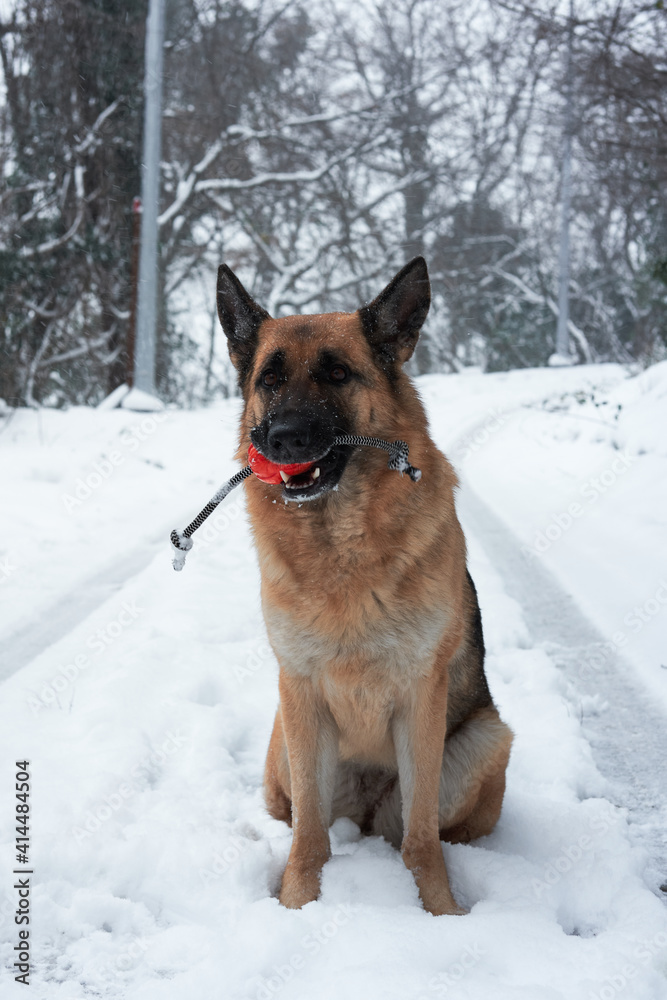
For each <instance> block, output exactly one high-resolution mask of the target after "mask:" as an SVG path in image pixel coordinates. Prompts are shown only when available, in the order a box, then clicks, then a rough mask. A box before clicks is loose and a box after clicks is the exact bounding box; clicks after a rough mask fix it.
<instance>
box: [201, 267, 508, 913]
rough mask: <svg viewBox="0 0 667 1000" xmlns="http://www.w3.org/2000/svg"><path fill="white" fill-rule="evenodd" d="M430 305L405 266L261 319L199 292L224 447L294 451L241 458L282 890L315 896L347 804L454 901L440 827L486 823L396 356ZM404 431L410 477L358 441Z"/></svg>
mask: <svg viewBox="0 0 667 1000" xmlns="http://www.w3.org/2000/svg"><path fill="white" fill-rule="evenodd" d="M429 305H430V286H429V279H428V272H427V269H426V262H425V261H424V259H423V258H422V257H417V258H415V259H414V260H413V261H411V262H410V263H409V264H407V265H406V266H405V267H404V268H403V269H402V270H401V271H400V272H399V273H398V274H397V275H396V276H395V278H394V279H393V280H392V281H391V283H390V284H389V285H388V286H387V287H386V288H385V289H384V291H383V292H381V293H380V295H378V297H377V298H376V299H375V300H374V301H373V302H371V303H370V305H366V306H363V307H362V308H361V309H359V310H358V311H357V312H354V313H326V314H322V315H316V316H285V317H281V318H280V319H273V318H272V317H270V316H269V314H268V313H267V312H266V311H265V310H264V309H262V308H261V307H260V306H259V305H258V304H257V303H255V302H254V301H253V299H252V298H251V297H250V295H249V294H248V293H247V291H246V290H245V288H244V287H243V286H242V284H241V283H240V281H239V280H238V278H237V277H236V276H235V275H234V274H233V272H232V271H231V270H230V269H229V268H228V267H227V266H225V265H223V266H222V267H221V268H220V269H219V272H218V286H217V306H218V315H219V317H220V322H221V324H222V327H223V330H224V332H225V334H226V336H227V338H228V345H229V352H230V356H231V359H232V361H233V363H234V365H235V367H236V369H237V372H238V377H239V383H240V387H241V390H242V393H243V399H244V404H245V405H244V409H243V416H242V418H241V432H240V445H239V451H238V457H239V458H240V459H241V460H242V461H243V463H244V464H245V463H246V459H247V454H248V447H249V445H250V444H251V442H252V444H254V446H255V448H257V450H258V451H259V452H260V453H261V454H262V455H264V456H265V457H266V458H267V459H269V460H270V461H271V462H274V463H276V464H279V465H289V464H297V463H311V464H310V467H309V468H308V469H307V470H306V471H304V472H302V473H300V474H299V475H295V476H286V475H284V476H283V479H284V480H286V481H285V482H283V483H282V484H279V485H267V484H265V483H263V482H261V481H260V480H259V479H257V478H256V477H255V476H250V478H249V479H247V480H246V482H245V489H246V497H247V505H248V511H249V516H250V522H251V525H252V531H253V534H254V538H255V542H256V545H257V551H258V554H259V564H260V570H261V578H262V607H263V612H264V619H265V621H266V627H267V631H268V635H269V639H270V642H271V645H272V647H273V650H274V652H275V654H276V657H277V660H278V663H279V665H280V679H279V691H280V703H279V706H278V710H277V713H276V718H275V723H274V726H273V733H272V736H271V741H270V745H269V750H268V756H267V760H266V771H265V778H264V788H265V796H266V803H267V806H268V810H269V812H270V814H271V815H272V816H273V817H275V818H276V819H280V820H284V821H285V822H286V823H288V824H291V826H292V830H293V839H292V847H291V851H290V855H289V860H288V863H287V868H286V869H285V873H284V875H283V879H282V886H281V890H280V901H281V903H283V904H284V905H285V906H288V907H294V908H298V907H301V906H303V905H304V904H305V903H308V902H310V901H311V900H314V899H316V898H317V896H318V894H319V891H320V876H321V872H322V867H323V865H324V864H325V862H326V861H327V859H328V858H329V857H330V854H331V848H330V842H329V826H330V824H331V823H332V822H333V820H334V819H337V818H338V817H340V816H347V817H349V818H350V819H352V820H354V822H356V823H358V824H359V827H360V828H361V830H362V832H363V833H367V834H374V835H381V836H384V837H385V838H386V839H387V840H389V841H390V842H391V843H392V844H394V845H395V846H396V847H400V849H401V853H402V857H403V860H404V862H405V864H406V866H407V867H408V868H409V869H410V871H411V872H412V873H413V875H414V878H415V881H416V883H417V887H418V890H419V894H420V896H421V900H422V902H423V905H424V908H425V909H426V910H428V911H429V912H430V913H433V914H444V913H448V914H454V913H462V912H463V911H462V910H461V909H460V908H459V907H458V906H457V904H456V902H455V901H454V898H453V896H452V892H451V889H450V886H449V880H448V876H447V870H446V867H445V862H444V858H443V852H442V847H441V845H440V840H446V841H449V842H450V843H460V842H467V841H469V840H471V839H472V838H474V837H480V836H483V835H485V834H488V833H490V832H491V830H492V829H493V827H494V826H495V823H496V820H497V819H498V816H499V814H500V808H501V804H502V800H503V794H504V791H505V770H506V767H507V763H508V759H509V753H510V746H511V743H512V733H511V730H510V729H509V728H508V726H506V725H505V723H504V722H502V721H501V719H500V716H499V715H498V711H497V709H496V707H495V706H494V704H493V701H492V700H491V695H490V693H489V688H488V686H487V682H486V677H485V674H484V641H483V637H482V623H481V618H480V612H479V605H478V602H477V594H476V591H475V586H474V584H473V581H472V579H471V577H470V574H469V573H468V572H467V569H466V547H465V540H464V537H463V532H462V530H461V526H460V524H459V522H458V520H457V517H456V511H455V506H454V492H453V491H454V488H455V487H456V485H457V479H456V475H455V473H454V471H453V469H452V467H451V466H450V464H449V462H448V461H447V459H446V458H445V456H444V455H443V454H442V453H441V452H440V451H438V449H437V448H436V447H435V445H434V443H433V441H432V440H431V438H430V436H429V433H428V428H427V421H426V415H425V413H424V409H423V406H422V403H421V401H420V399H419V396H418V394H417V391H416V389H415V387H414V386H413V384H412V382H411V381H410V379H409V377H408V376H407V374H406V373H405V372H404V371H403V365H404V364H405V362H406V361H407V360H408V359H409V358H410V356H411V355H412V352H413V350H414V348H415V344H416V342H417V338H418V336H419V330H420V328H421V326H422V324H423V322H424V320H425V319H426V314H427V313H428V309H429ZM345 434H359V435H369V436H375V437H382V438H384V439H387V440H392V441H393V440H395V439H402V440H404V441H407V442H408V444H409V446H410V460H411V461H412V462H413V463H414V464H415V465H416V466H418V467H419V468H420V469H421V470H422V473H423V476H422V479H421V482H419V483H418V484H415V483H413V482H411V481H410V479H408V478H407V477H405V476H400V475H398V474H397V473H396V472H394V471H390V470H389V469H388V468H387V456H386V454H384V453H383V452H380V451H379V450H376V449H373V448H354V447H350V446H341V445H336V444H334V439H335V438H336V437H337V436H338V435H345Z"/></svg>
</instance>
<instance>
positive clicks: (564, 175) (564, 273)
mask: <svg viewBox="0 0 667 1000" xmlns="http://www.w3.org/2000/svg"><path fill="white" fill-rule="evenodd" d="M573 44H574V0H570V17H569V24H568V37H567V59H566V65H565V129H564V135H563V161H562V167H561V224H560V261H559V263H560V283H559V288H558V326H557V329H556V355H557V357H558V358H559V359H560V362H561V364H564V363H565V364H566V363H567V359H569V358H570V333H569V330H568V323H569V320H570V299H569V285H570V205H571V202H572V122H573V118H574V115H573V111H572V49H573Z"/></svg>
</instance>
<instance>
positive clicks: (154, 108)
mask: <svg viewBox="0 0 667 1000" xmlns="http://www.w3.org/2000/svg"><path fill="white" fill-rule="evenodd" d="M163 51H164V0H150V6H149V10H148V20H147V23H146V70H145V74H144V102H145V106H144V149H143V163H142V165H141V205H142V219H141V251H140V254H139V302H138V308H137V335H136V354H135V363H134V386H135V388H136V389H141V390H143V392H147V393H150V394H151V395H155V339H156V338H155V328H156V307H157V279H158V259H157V235H158V226H157V217H158V205H159V197H160V146H161V125H162V63H163Z"/></svg>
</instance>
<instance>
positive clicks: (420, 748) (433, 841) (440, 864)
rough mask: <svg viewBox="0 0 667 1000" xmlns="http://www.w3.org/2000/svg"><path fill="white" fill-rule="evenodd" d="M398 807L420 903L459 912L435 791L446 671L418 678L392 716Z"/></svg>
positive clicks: (444, 722) (441, 745)
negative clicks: (450, 879) (409, 693)
mask: <svg viewBox="0 0 667 1000" xmlns="http://www.w3.org/2000/svg"><path fill="white" fill-rule="evenodd" d="M392 729H393V737H394V746H395V749H396V758H397V762H398V777H399V782H400V787H401V800H402V812H403V843H402V845H401V854H402V856H403V861H404V862H405V865H406V867H407V868H409V869H410V871H411V872H412V874H413V875H414V878H415V882H416V883H417V888H418V889H419V895H420V896H421V900H422V902H423V904H424V909H426V910H428V911H429V913H433V914H434V915H436V916H437V915H439V914H443V913H449V914H454V913H457V914H461V913H464V912H465V911H464V910H462V909H461V908H460V907H459V906H457V904H456V903H455V901H454V897H453V896H452V891H451V889H450V887H449V879H448V877H447V869H446V867H445V861H444V858H443V855H442V847H441V846H440V836H439V825H438V791H439V787H440V771H441V769H442V754H443V749H444V745H445V733H446V729H447V672H446V670H442V672H441V673H440V675H439V676H437V677H432V678H429V679H428V680H425V681H422V682H421V683H420V685H419V687H418V688H417V689H416V690H415V691H413V694H412V698H411V699H410V701H409V703H408V704H406V705H404V706H402V707H401V708H399V709H398V710H397V712H396V714H395V716H394V720H393V726H392Z"/></svg>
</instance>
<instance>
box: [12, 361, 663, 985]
mask: <svg viewBox="0 0 667 1000" xmlns="http://www.w3.org/2000/svg"><path fill="white" fill-rule="evenodd" d="M420 386H421V390H422V393H423V396H424V399H425V402H426V404H427V406H428V408H429V412H430V414H431V421H432V430H433V434H434V436H435V438H436V440H437V441H438V443H439V444H441V446H442V447H443V448H444V449H445V450H446V451H447V453H448V454H449V455H450V457H451V458H452V459H453V461H454V463H455V464H456V466H457V468H458V469H459V470H460V472H461V474H462V476H463V477H464V480H465V484H466V485H465V486H464V489H463V492H462V498H461V499H462V504H461V508H462V514H463V516H464V523H465V524H466V527H467V528H468V534H469V550H470V566H471V571H472V574H473V576H474V578H475V581H476V583H477V585H478V589H479V592H480V600H481V603H482V613H483V619H484V625H485V633H486V638H487V645H488V649H489V657H488V673H489V678H490V684H491V688H492V691H493V695H494V698H495V700H496V702H497V703H498V705H499V707H500V710H501V714H502V715H503V717H504V718H505V719H506V720H507V721H508V722H509V723H510V725H511V726H512V727H513V729H514V731H515V733H516V741H515V746H514V750H513V754H512V759H511V762H510V767H509V771H508V790H507V795H506V798H505V804H504V807H503V813H502V816H501V820H500V822H499V824H498V826H497V828H496V830H495V831H494V833H493V834H492V836H490V837H488V838H486V839H484V840H483V841H478V842H476V843H475V844H472V845H457V846H447V845H445V847H444V850H445V854H446V858H447V862H448V866H449V871H450V876H451V880H452V885H453V889H454V893H455V895H456V896H457V898H458V899H459V900H460V901H461V902H462V903H463V904H464V905H465V906H466V907H467V908H468V909H470V911H471V912H470V914H469V915H468V916H466V917H464V918H457V917H437V918H434V917H432V916H430V915H429V914H426V913H425V912H424V911H423V910H422V909H421V907H420V904H419V900H418V897H417V892H416V889H415V886H414V884H413V881H412V878H411V876H410V875H409V873H408V872H407V871H406V870H405V868H404V866H403V864H402V862H401V860H400V857H399V855H398V854H397V853H396V852H395V851H394V850H393V849H392V848H391V847H389V845H387V844H386V843H384V842H383V841H381V840H377V839H371V838H360V836H359V831H358V829H357V827H356V826H355V825H354V824H353V823H351V822H349V821H338V822H337V823H336V824H335V826H334V827H333V830H332V843H333V851H334V856H333V858H332V860H331V861H330V862H329V864H328V865H327V866H326V867H325V870H324V876H323V882H322V894H321V898H320V899H319V900H318V901H317V902H314V903H311V904H309V905H308V906H306V907H305V908H304V909H303V910H301V911H287V910H285V909H283V908H281V907H280V906H279V904H278V902H277V900H276V898H275V892H276V889H277V887H278V884H279V879H280V875H281V871H282V868H283V866H284V864H285V862H286V859H287V854H288V851H289V843H290V832H289V830H288V829H287V828H286V827H285V826H284V825H283V824H281V823H278V822H276V821H274V820H272V819H270V818H269V817H268V816H267V814H266V812H265V811H264V808H263V804H262V797H261V776H262V768H263V760H264V755H265V752H266V746H267V742H268V737H269V732H270V726H271V723H272V717H273V712H274V709H275V704H276V700H277V683H276V675H277V668H276V664H275V661H274V658H273V656H272V654H271V651H270V649H269V647H268V645H267V643H266V637H265V634H264V631H263V625H262V620H261V614H260V610H259V601H258V589H259V581H258V571H257V567H256V563H255V559H254V554H253V550H252V546H251V541H250V537H249V532H248V527H247V524H246V520H245V516H244V510H243V498H242V491H241V490H239V491H237V492H236V493H235V494H232V496H231V497H230V498H228V499H227V500H226V501H225V503H224V505H223V507H222V508H221V509H220V510H219V511H218V512H217V513H216V515H214V516H213V517H212V518H211V519H210V521H209V522H208V523H207V527H206V528H203V529H201V531H200V532H199V533H198V536H196V537H197V540H196V542H195V551H194V552H193V553H192V554H191V555H190V557H189V559H188V563H187V565H186V567H185V569H184V571H183V573H181V574H176V573H174V572H173V571H172V569H171V567H170V564H169V558H170V557H169V551H168V545H167V544H166V538H167V535H168V532H169V530H170V529H171V528H172V527H182V526H183V525H184V524H185V523H187V521H188V520H190V519H191V517H192V516H194V514H195V513H197V511H198V510H199V509H200V508H201V506H203V504H204V502H205V501H206V500H207V499H208V497H209V495H210V494H211V493H212V492H213V490H214V488H215V487H217V486H218V485H219V483H220V482H222V481H223V480H224V479H225V478H226V477H228V476H229V475H230V474H231V473H232V472H233V471H234V470H235V469H236V467H237V465H236V463H235V462H234V460H233V458H232V455H233V452H234V440H235V425H236V420H237V416H238V404H237V403H236V402H234V401H232V402H229V403H228V404H224V405H220V406H217V407H215V408H212V409H210V410H208V411H202V412H194V413H181V412H176V411H166V412H165V413H163V414H150V415H147V414H136V413H130V412H123V411H110V412H104V411H95V410H92V411H91V410H87V409H73V410H70V411H68V412H65V413H60V412H44V411H43V412H26V411H21V412H17V413H15V414H13V415H12V416H11V417H10V418H9V419H7V418H5V420H4V426H3V425H2V424H1V423H0V456H1V459H2V469H3V476H2V481H1V483H0V497H1V498H2V515H3V516H2V524H3V533H2V537H1V541H0V546H1V547H0V581H1V582H0V601H1V606H2V612H1V617H0V644H1V645H0V656H2V665H1V667H0V678H2V679H3V686H2V693H3V696H2V699H1V701H0V720H1V721H0V734H1V736H0V740H1V741H2V748H3V753H2V761H3V766H2V775H3V777H2V782H3V785H4V789H3V791H2V793H1V795H0V801H1V802H2V803H3V805H2V808H1V809H0V842H1V844H2V854H1V857H2V860H3V865H2V871H3V872H4V873H5V874H4V876H3V881H2V884H0V921H1V923H0V937H1V939H2V944H1V945H0V950H1V955H2V960H3V963H4V965H5V968H4V969H3V974H2V975H3V978H2V980H0V996H2V997H3V998H4V997H5V996H7V997H8V998H9V997H12V996H21V995H23V994H22V993H21V989H22V987H20V986H19V985H15V984H14V983H13V970H12V963H13V962H14V961H15V957H14V956H15V952H14V946H15V945H16V944H17V941H18V928H17V926H16V925H15V923H14V911H15V909H16V906H17V890H15V889H13V888H12V885H13V876H12V875H11V871H12V869H13V867H14V865H15V861H14V857H15V852H14V850H13V842H14V822H13V813H12V794H13V782H14V766H13V765H14V761H17V760H22V759H25V758H27V759H29V760H30V762H31V764H30V770H31V776H32V795H31V804H32V829H31V861H32V867H33V868H34V872H35V874H34V876H32V879H33V883H32V884H33V889H32V896H31V907H32V909H31V921H32V922H31V925H30V926H31V930H32V936H31V950H32V963H33V965H32V974H31V986H32V995H34V996H35V997H39V998H48V1000H74V998H79V997H114V998H115V997H123V998H124V997H127V998H131V1000H160V998H169V1000H181V998H183V1000H185V998H189V997H191V996H202V997H215V998H224V1000H227V998H229V1000H237V998H238V1000H246V998H248V1000H265V998H273V997H278V998H280V1000H297V998H299V1000H313V998H315V997H317V998H320V997H321V998H332V1000H333V998H336V1000H339V998H345V1000H348V998H352V1000H357V998H359V1000H361V998H370V1000H376V998H377V1000H385V998H388V1000H389V998H396V1000H435V998H438V997H445V996H451V997H456V998H465V1000H482V998H484V1000H488V998H493V1000H496V998H497V1000H505V998H508V1000H509V998H512V1000H514V998H523V997H525V998H526V1000H557V998H563V1000H565V998H567V1000H593V998H595V1000H613V998H616V997H620V998H622V997H627V998H628V1000H629V998H632V1000H663V998H665V997H666V996H667V911H666V909H665V906H664V903H663V902H662V899H661V894H660V891H659V889H658V888H657V886H656V884H655V882H654V880H653V881H652V880H651V878H647V876H646V871H647V866H649V860H650V859H649V858H648V857H647V848H646V847H642V846H641V845H642V843H644V842H643V841H642V839H641V837H638V836H636V835H635V832H634V831H633V826H632V824H630V825H629V824H628V814H627V812H626V811H625V810H623V809H622V808H618V806H617V805H612V804H611V801H610V797H611V796H610V784H609V780H608V778H607V777H605V776H603V775H602V774H601V773H600V770H599V769H598V767H597V766H596V764H595V761H594V756H593V752H592V750H591V746H590V744H589V742H588V740H587V739H586V735H585V732H586V731H585V728H584V726H583V725H582V719H583V718H584V715H585V714H586V713H590V711H591V704H592V702H595V705H594V706H593V707H594V709H595V711H596V712H599V713H603V712H604V711H605V704H604V701H605V690H604V689H602V690H600V692H599V696H598V695H597V694H596V695H594V696H591V695H590V694H587V693H585V692H583V689H582V692H578V691H577V688H576V684H573V683H572V680H571V678H570V679H568V677H566V676H565V674H564V673H563V671H562V669H561V668H560V666H559V664H558V662H557V658H556V657H555V656H554V654H553V650H552V648H551V647H550V646H549V644H547V643H544V642H536V641H535V639H534V636H533V635H532V634H531V627H532V623H531V620H530V617H529V615H527V613H525V610H524V609H522V607H521V606H520V605H519V604H518V603H517V601H516V600H514V599H513V598H512V597H510V596H509V595H508V590H512V584H513V583H516V580H514V581H513V580H512V579H511V573H512V570H511V567H508V566H506V565H503V564H502V563H501V564H498V562H495V563H494V562H493V560H492V557H491V556H490V554H489V553H490V552H491V549H490V548H488V547H485V544H484V538H483V537H482V534H481V533H480V534H479V535H478V534H476V533H475V527H474V525H475V522H474V520H472V519H470V518H469V517H468V516H467V514H466V503H465V498H466V495H468V496H469V497H471V498H472V497H474V496H477V497H479V498H480V499H481V500H483V502H484V503H485V504H486V505H487V506H488V507H490V508H491V509H492V510H493V511H494V513H495V515H497V517H498V518H499V522H498V523H500V524H502V525H505V526H506V528H507V531H508V538H509V537H510V534H509V533H510V532H511V533H512V535H513V536H514V537H515V538H516V539H517V540H518V543H519V545H520V546H521V547H522V548H523V550H524V553H525V554H526V555H527V557H528V558H529V559H530V560H532V561H534V562H535V563H536V564H539V565H540V566H544V567H546V568H547V569H548V570H550V571H551V572H553V574H554V575H555V577H556V579H557V581H558V582H559V583H560V585H561V586H562V588H563V590H564V591H566V592H567V593H569V594H571V595H572V596H573V598H574V602H575V604H576V605H577V606H578V607H579V608H580V609H581V610H582V611H583V612H584V613H585V614H586V615H587V616H588V618H589V619H590V620H591V622H592V623H593V625H594V626H596V627H597V630H598V632H599V633H600V635H601V637H602V640H603V641H602V642H601V643H600V644H599V648H595V649H594V651H593V652H592V653H589V654H588V656H587V659H586V661H585V662H584V663H582V664H581V670H582V672H585V674H586V677H587V679H588V680H589V681H590V679H591V678H593V679H594V680H596V679H597V678H598V676H599V677H600V678H601V679H604V677H605V671H607V670H608V669H611V667H612V665H613V668H614V669H617V665H619V664H620V669H621V670H622V671H624V673H625V680H626V681H627V682H628V683H629V685H630V688H633V687H634V688H636V690H637V692H638V697H641V696H642V693H646V694H647V695H648V697H649V698H650V699H651V700H652V701H653V703H654V704H655V706H656V711H657V712H658V716H659V718H662V719H664V718H665V717H666V716H667V669H665V668H667V651H666V650H665V643H664V636H665V620H666V616H665V612H666V610H667V565H666V564H665V553H666V552H667V474H666V473H667V445H666V444H665V435H664V428H665V426H667V421H666V417H667V365H658V366H655V367H654V368H653V369H650V370H649V371H648V372H646V373H644V374H642V375H639V376H636V377H632V378H629V377H628V376H627V373H626V372H625V371H624V370H622V369H621V368H620V367H618V366H612V365H606V366H591V367H587V368H576V369H565V370H562V369H561V370H557V369H554V370H535V371H520V372H511V373H506V374H497V375H481V374H480V373H477V372H469V373H465V374H461V375H457V376H428V377H425V378H423V379H421V380H420ZM619 404H620V409H619ZM466 491H469V492H468V494H466ZM573 505H574V506H573ZM503 530H504V529H503ZM515 576H516V573H515ZM663 581H664V583H663ZM596 699H597V700H596ZM641 722H642V720H641V719H640V720H639V723H638V724H639V725H641ZM623 738H624V733H623V732H619V733H618V740H619V741H620V742H621V744H622V741H623ZM647 766H651V767H652V768H653V769H654V770H655V767H654V764H653V762H648V763H647ZM617 800H618V797H616V798H615V799H614V801H617ZM658 805H659V804H656V807H658ZM661 810H662V811H661ZM656 815H657V816H658V817H659V818H662V817H664V802H663V803H662V805H661V806H660V808H656ZM630 818H632V817H630ZM649 867H650V866H649Z"/></svg>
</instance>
